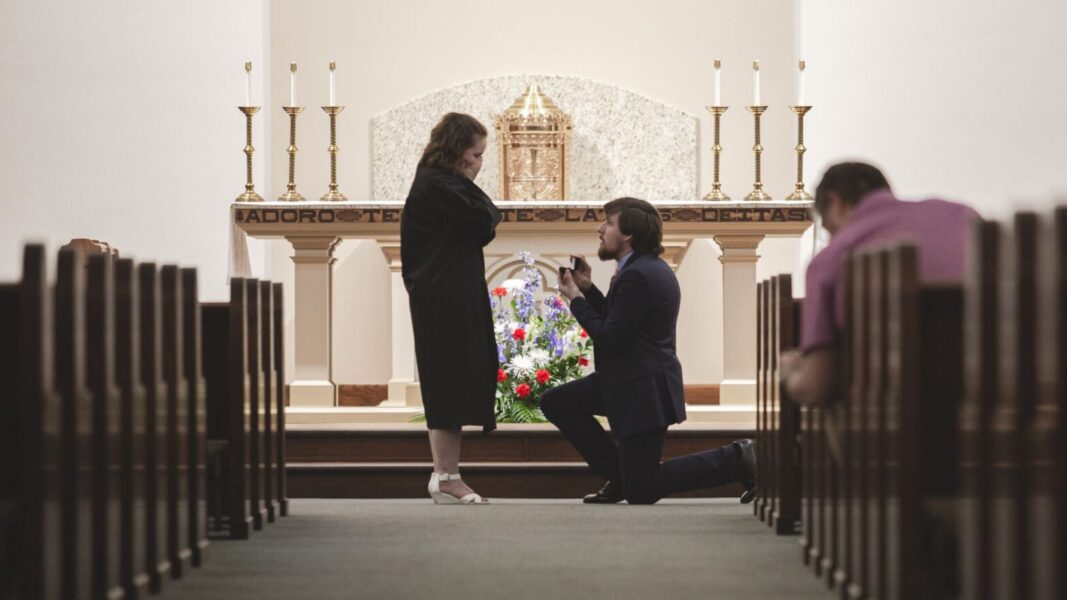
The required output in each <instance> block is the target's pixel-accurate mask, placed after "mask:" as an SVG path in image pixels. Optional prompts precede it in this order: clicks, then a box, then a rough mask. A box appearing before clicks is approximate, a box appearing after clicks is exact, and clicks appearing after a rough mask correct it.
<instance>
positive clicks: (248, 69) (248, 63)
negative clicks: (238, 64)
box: [245, 61, 252, 73]
mask: <svg viewBox="0 0 1067 600" xmlns="http://www.w3.org/2000/svg"><path fill="white" fill-rule="evenodd" d="M245 71H248V72H249V73H251V72H252V62H251V61H249V62H246V63H245Z"/></svg>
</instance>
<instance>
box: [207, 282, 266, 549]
mask: <svg viewBox="0 0 1067 600" xmlns="http://www.w3.org/2000/svg"><path fill="white" fill-rule="evenodd" d="M248 289H249V286H248V285H247V284H246V280H245V279H241V278H234V279H232V280H231V283H230V301H229V302H228V303H215V304H212V303H207V304H203V305H201V310H202V323H203V339H204V345H203V348H204V354H203V369H204V379H205V383H206V386H207V437H208V439H209V441H210V443H209V445H210V446H212V447H213V448H214V450H213V454H217V457H218V460H217V463H216V462H215V461H212V462H213V464H217V466H213V467H212V469H211V471H210V473H209V479H208V495H209V497H210V498H212V501H211V502H209V504H208V507H209V513H208V519H209V527H210V529H209V532H225V533H226V534H227V535H228V536H229V537H230V538H233V539H248V537H249V536H250V535H251V532H252V528H253V527H252V526H253V522H252V510H251V502H250V495H251V484H250V472H251V471H252V468H251V465H250V464H249V457H250V454H251V448H250V444H249V438H250V437H251V435H250V434H251V417H250V413H251V409H252V404H251V389H250V388H251V385H250V377H249V367H248V365H249V360H248V354H249V350H250V348H252V347H251V346H250V345H249V342H248V340H249V335H248V303H247V300H248V296H247V291H248Z"/></svg>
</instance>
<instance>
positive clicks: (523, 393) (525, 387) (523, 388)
mask: <svg viewBox="0 0 1067 600" xmlns="http://www.w3.org/2000/svg"><path fill="white" fill-rule="evenodd" d="M515 394H517V395H518V396H519V398H525V397H527V396H529V395H530V384H528V383H520V384H519V385H518V386H516V388H515Z"/></svg>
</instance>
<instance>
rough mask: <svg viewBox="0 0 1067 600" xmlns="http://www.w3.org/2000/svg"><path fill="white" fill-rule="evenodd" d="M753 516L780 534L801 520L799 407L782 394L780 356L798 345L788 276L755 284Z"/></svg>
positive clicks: (775, 277)
mask: <svg viewBox="0 0 1067 600" xmlns="http://www.w3.org/2000/svg"><path fill="white" fill-rule="evenodd" d="M757 299H758V300H757V311H758V313H757V332H758V343H757V360H756V364H757V381H756V392H757V393H756V395H757V401H756V405H757V415H756V423H757V429H756V448H757V453H758V454H757V470H758V474H757V478H758V480H759V485H760V496H759V498H758V500H757V504H756V506H755V508H754V511H755V513H756V515H757V516H758V517H759V518H760V519H761V520H763V521H764V522H766V523H767V525H768V526H770V527H773V528H774V529H775V531H776V532H777V533H779V534H792V533H796V532H797V528H798V526H799V524H800V516H801V515H800V503H801V499H800V486H801V462H800V461H801V448H800V444H799V442H800V439H799V436H800V409H799V407H798V406H797V405H796V404H795V403H794V402H792V401H791V400H790V399H789V398H787V397H786V396H785V394H784V389H783V386H782V380H781V377H780V376H779V370H778V359H779V356H780V355H781V353H782V352H783V351H785V350H789V349H793V348H795V347H796V346H797V343H798V337H799V332H798V327H799V323H798V320H797V309H798V307H797V304H796V302H795V301H794V300H793V297H792V282H791V278H790V276H788V275H777V276H774V277H771V278H769V279H766V280H764V281H763V282H760V283H758V284H757Z"/></svg>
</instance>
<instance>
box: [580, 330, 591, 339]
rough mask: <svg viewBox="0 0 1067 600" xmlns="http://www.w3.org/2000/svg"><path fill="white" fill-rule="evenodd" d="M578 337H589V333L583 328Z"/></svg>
mask: <svg viewBox="0 0 1067 600" xmlns="http://www.w3.org/2000/svg"><path fill="white" fill-rule="evenodd" d="M578 337H583V338H587V337H589V334H588V333H586V332H585V330H584V329H583V330H581V331H579V332H578Z"/></svg>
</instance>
